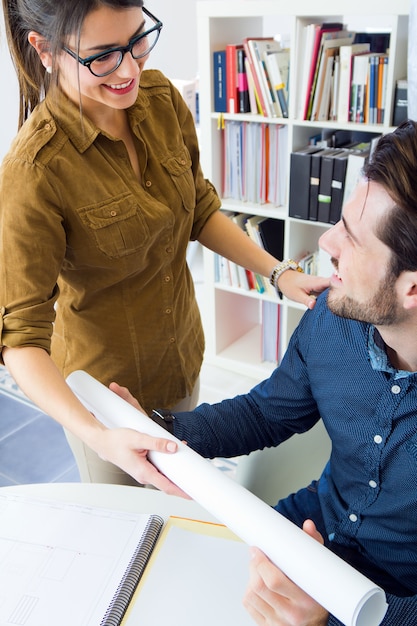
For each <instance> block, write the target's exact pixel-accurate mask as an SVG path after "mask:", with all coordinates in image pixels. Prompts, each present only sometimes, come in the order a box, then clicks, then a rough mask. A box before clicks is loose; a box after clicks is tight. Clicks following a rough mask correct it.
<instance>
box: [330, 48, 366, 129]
mask: <svg viewBox="0 0 417 626" xmlns="http://www.w3.org/2000/svg"><path fill="white" fill-rule="evenodd" d="M369 50H370V44H369V43H353V44H348V45H342V46H340V48H339V58H340V74H339V97H338V106H337V121H338V122H340V123H345V122H348V121H349V111H350V92H351V88H350V85H351V80H352V61H353V56H354V55H356V54H359V53H361V52H369Z"/></svg>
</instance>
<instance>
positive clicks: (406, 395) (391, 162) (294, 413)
mask: <svg viewBox="0 0 417 626" xmlns="http://www.w3.org/2000/svg"><path fill="white" fill-rule="evenodd" d="M416 181H417V123H415V122H412V121H407V122H404V123H403V124H402V125H401V126H400V127H399V128H398V129H397V130H396V131H395V132H393V133H390V134H387V135H385V136H383V137H382V138H381V139H380V140H379V142H378V145H377V147H376V149H375V152H374V154H373V156H372V160H371V162H370V163H368V164H367V165H366V167H365V171H364V178H363V180H361V181H360V182H359V184H358V185H357V187H356V189H355V191H354V193H353V195H352V196H351V198H350V199H349V201H348V202H347V203H346V205H345V206H344V208H343V216H342V219H341V221H340V222H338V223H337V224H336V225H335V226H333V227H332V228H331V229H330V230H328V231H327V232H326V233H325V234H324V235H323V236H322V238H321V241H320V245H321V247H322V248H323V249H324V250H325V251H327V252H328V253H329V254H330V256H331V258H332V262H333V266H334V268H335V269H334V274H333V276H332V277H331V280H330V287H329V289H328V291H327V292H326V293H324V294H322V295H321V296H320V297H319V298H318V300H317V304H316V306H315V308H314V310H312V311H307V312H306V313H305V315H304V316H303V318H302V320H301V322H300V324H299V326H298V328H297V329H296V330H295V332H294V334H293V336H292V338H291V341H290V344H289V346H288V349H287V351H286V354H285V356H284V358H283V360H282V363H281V364H280V365H279V367H278V368H277V369H276V370H275V371H274V372H273V374H272V375H271V377H270V378H269V379H268V380H265V381H263V382H262V383H260V384H259V385H257V386H256V387H254V388H253V389H252V390H251V391H250V392H249V393H247V394H245V395H242V396H238V397H236V398H233V399H228V400H224V401H223V402H221V403H218V404H214V405H208V404H202V405H200V406H199V407H197V408H196V409H195V410H194V411H192V412H187V413H176V414H175V416H173V419H171V420H170V419H167V418H166V419H165V424H166V425H167V426H170V429H171V431H172V432H173V433H174V435H175V436H176V437H178V438H179V439H181V440H185V441H187V443H188V445H189V446H190V447H192V448H193V449H194V450H196V451H197V452H199V453H200V454H202V455H203V456H205V457H215V456H225V457H228V456H229V457H230V456H237V455H242V454H248V453H249V452H251V451H253V450H257V449H262V448H264V447H272V446H277V445H279V444H280V443H281V442H283V441H285V440H286V439H288V438H289V437H291V436H292V435H293V434H294V433H302V432H305V431H308V430H309V429H310V428H312V427H313V426H314V424H316V422H317V421H318V420H320V419H322V420H323V422H324V425H325V427H326V430H327V432H328V434H329V436H330V439H331V441H332V451H331V456H330V459H329V461H328V463H327V464H326V466H325V468H324V470H323V472H322V474H321V476H320V477H319V478H318V480H313V482H312V483H311V484H310V485H309V486H307V487H306V488H304V489H301V490H300V491H299V492H298V493H295V494H291V495H290V496H289V497H287V498H285V499H283V500H281V501H279V502H278V504H277V505H276V507H275V508H276V510H277V511H279V512H280V513H281V514H283V515H284V516H286V517H287V518H289V519H290V520H292V521H293V522H294V523H296V524H297V525H299V526H300V527H303V528H304V530H305V531H306V532H307V533H309V534H310V535H312V536H314V537H315V538H316V539H317V540H319V541H322V542H323V543H324V544H325V545H326V546H327V547H328V548H329V549H330V550H332V551H333V552H335V553H336V554H337V555H339V556H340V557H341V558H343V559H345V560H346V561H347V562H349V563H350V564H351V565H352V566H353V567H355V568H356V569H357V570H359V571H361V572H362V573H363V574H365V575H366V576H368V577H369V578H370V579H371V580H373V581H374V582H375V583H377V584H378V585H380V586H381V587H382V588H383V589H384V590H385V592H386V594H387V600H388V604H389V608H388V612H387V614H386V616H385V618H384V620H383V622H382V624H383V625H384V626H415V625H416V623H417V621H416V620H417V416H416V411H417V184H416ZM113 389H114V390H115V391H117V392H118V393H119V394H120V395H124V397H126V398H128V399H129V395H128V392H127V390H123V389H121V388H117V386H116V385H114V386H113ZM312 478H314V477H312ZM316 478H317V477H316ZM317 574H318V575H320V572H317ZM244 603H245V606H246V608H247V609H248V611H249V612H250V614H251V615H252V616H253V618H254V619H255V621H256V623H257V624H259V625H264V626H266V625H268V626H288V625H290V624H291V625H292V626H294V625H302V626H324V625H325V624H332V625H334V624H338V623H339V622H338V621H337V620H336V619H335V618H334V617H333V616H331V615H328V613H327V612H326V611H325V610H324V609H323V608H322V607H320V606H319V605H318V604H317V603H315V602H314V601H313V600H312V599H311V598H309V597H308V596H306V594H305V593H304V592H303V591H301V590H300V589H299V588H297V587H296V586H295V585H294V584H293V583H292V582H291V581H290V580H289V579H287V578H286V577H285V575H284V574H283V573H282V572H281V571H280V570H279V569H278V568H277V567H276V566H274V565H273V564H272V563H271V562H270V561H269V560H268V559H267V558H266V557H265V556H264V555H263V554H261V553H260V552H259V551H258V550H254V551H253V559H252V564H251V580H250V584H249V588H248V591H247V593H246V597H245V600H244Z"/></svg>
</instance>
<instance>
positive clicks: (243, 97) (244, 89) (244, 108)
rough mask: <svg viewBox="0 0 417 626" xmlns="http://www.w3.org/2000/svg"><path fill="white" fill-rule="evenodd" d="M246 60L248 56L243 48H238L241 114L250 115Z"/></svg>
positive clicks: (239, 108) (239, 110)
mask: <svg viewBox="0 0 417 626" xmlns="http://www.w3.org/2000/svg"><path fill="white" fill-rule="evenodd" d="M245 58H246V54H245V51H244V49H243V46H242V48H238V50H237V93H238V112H239V113H249V111H250V110H251V105H250V100H249V87H248V76H247V73H246V62H245Z"/></svg>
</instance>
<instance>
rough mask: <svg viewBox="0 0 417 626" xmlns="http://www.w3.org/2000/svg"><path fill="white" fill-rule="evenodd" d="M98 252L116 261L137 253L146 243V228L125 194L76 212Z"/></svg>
mask: <svg viewBox="0 0 417 626" xmlns="http://www.w3.org/2000/svg"><path fill="white" fill-rule="evenodd" d="M78 214H79V216H80V218H81V220H82V222H83V223H84V225H85V226H87V228H88V229H89V232H90V233H91V235H92V236H93V237H94V239H95V242H96V244H97V247H98V248H99V250H101V252H103V253H104V254H106V255H107V256H109V257H111V258H120V257H123V256H127V255H129V254H133V253H135V252H138V251H140V250H141V248H143V247H144V245H145V244H146V241H147V240H148V239H149V229H148V225H147V223H146V221H145V219H144V217H143V215H142V214H141V212H140V210H139V206H138V204H137V202H136V201H135V199H134V198H133V196H132V195H131V194H129V193H125V194H121V195H120V196H117V197H116V198H112V199H111V200H110V201H104V202H101V203H97V204H94V205H89V206H87V207H82V208H80V209H78Z"/></svg>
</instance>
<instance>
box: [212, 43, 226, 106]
mask: <svg viewBox="0 0 417 626" xmlns="http://www.w3.org/2000/svg"><path fill="white" fill-rule="evenodd" d="M213 85H214V110H215V111H216V112H218V113H227V95H226V50H215V51H214V52H213Z"/></svg>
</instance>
